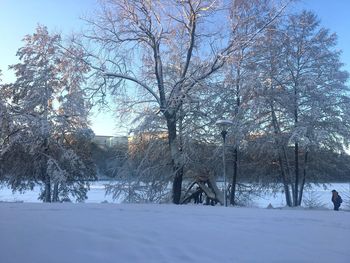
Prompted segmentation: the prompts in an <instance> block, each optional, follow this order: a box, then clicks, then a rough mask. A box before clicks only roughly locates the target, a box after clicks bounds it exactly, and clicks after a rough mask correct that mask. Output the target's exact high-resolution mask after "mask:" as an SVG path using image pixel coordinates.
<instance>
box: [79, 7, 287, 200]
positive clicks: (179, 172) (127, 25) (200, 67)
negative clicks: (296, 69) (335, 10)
mask: <svg viewBox="0 0 350 263" xmlns="http://www.w3.org/2000/svg"><path fill="white" fill-rule="evenodd" d="M237 2H238V1H237ZM255 2H257V3H258V2H260V1H255ZM261 2H264V3H267V2H269V1H261ZM288 2H289V1H288ZM285 6H286V4H285V5H282V7H281V8H278V9H273V8H271V9H270V12H269V16H266V17H264V18H265V19H264V23H262V24H261V25H260V27H259V28H257V30H256V31H254V32H251V34H250V35H248V36H245V38H244V39H241V38H235V36H234V34H232V32H233V33H234V29H235V28H236V26H237V24H238V23H240V21H234V24H232V23H231V22H232V21H231V20H230V12H229V10H230V8H229V6H227V5H225V1H217V0H216V1H214V0H185V1H177V0H168V1H160V0H156V1H150V0H135V1H127V0H106V1H102V6H101V9H100V10H99V12H97V13H96V14H95V15H94V18H93V19H87V22H88V23H89V24H90V25H91V27H90V31H89V32H87V31H86V32H85V33H84V34H83V35H84V37H85V39H87V40H89V41H90V49H89V50H87V53H88V54H89V56H88V58H86V61H87V62H88V63H89V64H90V65H91V66H92V67H93V68H94V69H95V70H96V76H98V77H99V78H100V80H101V81H100V82H99V83H96V84H97V86H98V90H96V89H95V90H92V94H96V92H97V91H100V92H102V93H100V94H103V96H104V95H105V94H106V87H110V88H111V91H112V94H113V95H114V97H115V98H119V99H121V100H120V101H123V102H124V103H126V104H127V105H129V106H131V105H132V106H135V105H140V103H143V106H145V105H147V107H149V108H152V109H153V110H154V111H155V112H158V113H159V114H162V115H163V117H164V121H165V123H164V125H165V126H166V128H167V131H168V142H169V146H170V152H171V156H172V165H173V173H174V177H173V202H174V203H176V204H179V203H180V198H181V185H182V178H183V165H184V158H183V153H182V149H181V143H180V142H179V138H178V136H177V134H178V120H179V111H180V109H181V107H182V105H183V104H184V103H185V102H186V101H191V100H192V94H193V93H194V92H195V91H198V90H201V89H203V88H204V87H205V86H206V83H207V81H209V79H211V78H213V77H214V75H215V74H216V73H218V72H219V70H220V69H221V68H222V67H223V65H224V64H225V63H226V61H227V59H228V58H229V57H230V54H232V52H233V51H234V50H236V48H237V46H241V45H242V41H243V42H244V43H246V44H249V43H250V42H251V41H252V40H253V39H254V37H255V36H256V35H257V34H258V33H260V32H261V31H262V30H263V29H264V28H265V27H266V25H267V24H269V23H270V22H271V21H273V20H274V19H275V18H276V17H277V16H278V15H279V14H280V13H281V12H282V10H283V9H284V8H285ZM233 8H241V6H240V5H236V6H234V7H233ZM257 15H259V14H257ZM264 15H266V13H265V14H264ZM218 21H222V22H220V23H218ZM85 47H86V46H85ZM86 49H88V48H87V47H86ZM95 87H96V86H95ZM131 90H132V91H131ZM125 91H127V92H125ZM132 98H136V99H132ZM145 103H146V104H145ZM124 106H125V105H124Z"/></svg>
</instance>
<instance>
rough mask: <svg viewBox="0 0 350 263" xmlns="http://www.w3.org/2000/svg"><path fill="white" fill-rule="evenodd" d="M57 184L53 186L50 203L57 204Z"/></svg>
mask: <svg viewBox="0 0 350 263" xmlns="http://www.w3.org/2000/svg"><path fill="white" fill-rule="evenodd" d="M58 201H59V200H58V183H54V185H53V193H52V202H58Z"/></svg>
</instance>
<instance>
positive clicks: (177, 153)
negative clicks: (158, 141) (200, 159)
mask: <svg viewBox="0 0 350 263" xmlns="http://www.w3.org/2000/svg"><path fill="white" fill-rule="evenodd" d="M166 120H167V127H168V140H169V146H170V153H171V159H172V160H171V162H172V166H173V172H174V180H173V203H174V204H180V202H181V190H182V177H183V161H182V151H181V149H179V148H178V144H177V135H176V114H175V113H173V114H171V115H167V116H166Z"/></svg>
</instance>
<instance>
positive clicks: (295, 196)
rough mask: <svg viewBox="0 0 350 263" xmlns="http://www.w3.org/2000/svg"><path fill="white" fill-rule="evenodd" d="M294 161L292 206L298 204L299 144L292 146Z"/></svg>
mask: <svg viewBox="0 0 350 263" xmlns="http://www.w3.org/2000/svg"><path fill="white" fill-rule="evenodd" d="M294 159H295V167H294V168H295V182H294V194H293V205H294V206H298V204H299V202H298V201H299V198H298V193H299V144H298V143H295V145H294Z"/></svg>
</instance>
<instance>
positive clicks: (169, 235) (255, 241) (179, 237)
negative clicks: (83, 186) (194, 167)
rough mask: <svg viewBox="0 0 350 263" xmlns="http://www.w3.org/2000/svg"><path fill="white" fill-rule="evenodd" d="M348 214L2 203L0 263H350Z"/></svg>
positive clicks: (309, 211) (217, 208)
mask: <svg viewBox="0 0 350 263" xmlns="http://www.w3.org/2000/svg"><path fill="white" fill-rule="evenodd" d="M349 244H350V212H347V211H339V212H337V211H332V210H328V209H325V210H306V209H301V208H299V209H259V208H232V207H228V208H225V207H221V206H215V207H212V206H195V205H183V206H176V205H151V204H149V205H147V204H139V205H136V204H134V205H133V204H110V203H105V204H72V203H64V204H57V203H56V204H41V203H6V202H2V203H0V262H1V263H56V262H57V263H70V262H74V263H95V262H96V263H112V262H113V263H115V262H155V263H158V262H159V263H160V262H169V263H172V262H174V263H178V262H201V263H204V262H208V263H209V262H220V263H225V262H230V263H232V262H269V263H270V262H321V263H322V262H337V263H342V262H344V263H348V262H350V247H349Z"/></svg>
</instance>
